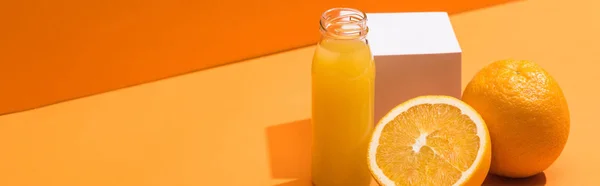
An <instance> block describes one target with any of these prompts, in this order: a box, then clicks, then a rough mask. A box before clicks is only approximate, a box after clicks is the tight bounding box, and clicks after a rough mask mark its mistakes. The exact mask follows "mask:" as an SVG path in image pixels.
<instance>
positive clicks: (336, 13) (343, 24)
mask: <svg viewBox="0 0 600 186" xmlns="http://www.w3.org/2000/svg"><path fill="white" fill-rule="evenodd" d="M319 25H320V31H321V33H322V34H323V35H325V36H328V37H333V38H337V39H362V38H364V37H365V36H366V35H367V33H368V32H369V28H368V26H367V14H365V13H364V12H362V11H360V10H358V9H354V8H345V7H341V8H331V9H328V10H327V11H325V12H323V14H322V15H321V20H320V21H319Z"/></svg>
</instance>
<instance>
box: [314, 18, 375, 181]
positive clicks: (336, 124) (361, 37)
mask: <svg viewBox="0 0 600 186" xmlns="http://www.w3.org/2000/svg"><path fill="white" fill-rule="evenodd" d="M366 18H367V17H366V15H365V14H364V13H363V12H361V11H359V10H356V9H350V8H333V9H330V10H327V11H326V12H324V13H323V15H322V17H321V21H320V25H321V29H320V30H321V36H322V37H321V40H320V41H319V43H318V45H317V48H316V50H315V53H314V57H313V62H312V126H313V151H312V153H313V154H312V181H313V185H317V186H338V185H340V186H362V185H366V186H368V185H369V184H370V182H371V175H370V173H369V170H368V167H367V159H366V157H367V148H368V141H369V138H370V136H371V132H372V130H373V115H374V110H373V109H374V89H375V64H374V62H373V56H372V54H371V50H370V48H369V45H368V43H367V40H366V35H367V33H368V27H367V25H366V21H367V19H366Z"/></svg>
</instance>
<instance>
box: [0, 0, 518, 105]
mask: <svg viewBox="0 0 600 186" xmlns="http://www.w3.org/2000/svg"><path fill="white" fill-rule="evenodd" d="M507 1H510V0H490V1H485V2H482V0H479V1H477V0H369V1H367V0H361V1H358V0H296V1H291V0H284V1H282V0H256V1H245V0H199V1H197V0H196V1H192V0H187V1H184V0H137V1H136V0H112V1H106V0H85V1H82V0H54V1H47V0H16V1H9V0H7V1H1V2H0V114H3V113H11V112H16V111H22V110H26V109H31V108H35V107H39V106H44V105H48V104H52V103H56V102H60V101H64V100H69V99H73V98H78V97H82V96H87V95H91V94H96V93H101V92H105V91H110V90H114V89H118V88H122V87H127V86H131V85H136V84H140V83H144V82H149V81H154V80H158V79H161V78H165V77H169V76H173V75H178V74H182V73H187V72H191V71H195V70H199V69H205V68H209V67H214V66H217V65H222V64H226V63H231V62H236V61H240V60H243V59H247V58H252V57H257V56H261V55H265V54H269V53H273V52H278V51H282V50H287V49H292V48H296V47H300V46H306V45H310V44H313V43H315V42H316V41H317V39H318V28H317V26H318V20H319V16H320V14H321V12H323V11H324V10H326V9H328V8H331V7H339V6H348V7H355V8H359V9H362V10H363V11H366V12H390V11H447V12H449V13H458V12H463V11H467V10H472V9H477V8H483V7H487V6H491V5H495V4H500V3H504V2H507ZM307 63H309V62H308V61H307ZM216 81H218V80H216ZM198 86H202V85H198Z"/></svg>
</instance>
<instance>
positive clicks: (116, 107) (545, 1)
mask: <svg viewBox="0 0 600 186" xmlns="http://www.w3.org/2000/svg"><path fill="white" fill-rule="evenodd" d="M598 9H600V2H598V1H595V0H572V1H569V3H564V2H562V1H559V0H528V1H524V2H516V3H510V4H506V5H501V6H497V7H492V8H489V9H483V10H477V11H472V12H468V13H463V14H458V15H454V16H452V18H451V20H452V22H453V24H454V28H455V30H456V33H457V35H458V39H459V41H460V44H461V47H462V48H463V51H464V53H463V86H464V85H465V84H466V82H467V81H468V80H469V79H470V78H471V77H472V76H473V75H474V74H475V72H476V71H477V70H478V69H480V68H481V67H483V66H484V65H486V64H487V63H488V62H491V61H494V60H497V59H504V58H517V59H530V60H533V61H536V62H538V63H539V64H540V65H542V66H543V67H544V68H545V69H546V70H547V71H549V72H550V73H551V74H552V75H553V76H554V77H555V78H556V79H557V81H558V82H559V83H560V85H561V87H562V88H563V91H564V93H565V95H566V97H567V101H568V103H569V106H570V110H571V135H570V138H569V141H568V142H567V146H566V148H565V151H564V152H563V153H562V155H561V157H559V159H558V160H557V161H556V162H555V163H554V164H553V165H552V166H551V167H550V168H549V169H548V170H546V171H545V172H544V174H540V175H537V176H535V177H533V178H530V179H524V180H505V179H502V178H498V177H489V178H488V181H487V184H486V185H498V184H500V183H504V184H507V183H520V184H521V185H540V184H544V183H545V184H546V185H597V184H598V183H600V177H598V176H597V175H596V169H597V168H596V167H600V158H599V157H600V150H598V149H597V148H594V147H595V146H594V142H597V141H599V140H600V135H598V134H597V131H600V127H599V126H598V125H597V124H596V120H597V119H596V117H597V115H598V114H597V111H598V109H597V105H600V99H598V98H597V95H600V89H598V88H597V87H595V86H594V85H596V84H597V83H596V82H595V81H597V80H598V79H600V74H598V73H597V71H598V69H600V63H598V62H599V61H600V56H599V55H597V52H598V51H600V45H598V43H600V37H598V33H600V25H598V24H596V23H597V20H599V19H600V12H599V11H597V10H598ZM312 50H313V47H308V48H302V49H298V50H294V51H289V52H285V53H281V54H276V55H272V56H267V57H262V58H257V59H253V60H248V61H245V62H242V63H237V64H233V65H228V66H223V67H219V68H214V69H209V70H204V71H200V72H195V73H192V74H188V75H183V76H179V77H174V78H169V79H166V80H161V81H158V82H153V83H148V84H144V85H140V86H135V87H131V88H126V89H121V90H117V91H113V92H108V93H104V94H100V95H96V96H91V97H86V98H82V99H78V100H73V101H68V102H64V103H61V104H56V105H52V106H48V107H44V108H40V109H35V110H31V111H27V112H21V113H16V114H10V115H4V116H0V149H2V153H0V185H2V186H17V185H26V186H40V185H44V186H80V185H86V186H95V185H98V186H100V185H102V186H106V185H113V186H121V185H123V186H136V185H156V186H173V185H211V186H213V185H216V186H221V185H222V186H237V185H243V186H265V185H278V186H308V185H309V182H308V180H307V178H308V175H309V174H310V173H309V172H308V170H309V167H308V166H309V163H308V162H309V161H310V159H309V156H308V155H309V153H310V152H309V151H308V149H309V144H310V142H309V140H308V139H309V137H308V136H309V135H310V133H309V131H310V130H309V129H310V126H309V124H310V78H309V77H310V73H309V72H310V59H311V57H312ZM138 54H139V53H138ZM3 96H4V95H3ZM494 183H495V184H494Z"/></svg>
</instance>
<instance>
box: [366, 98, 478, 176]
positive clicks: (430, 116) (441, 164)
mask: <svg viewBox="0 0 600 186" xmlns="http://www.w3.org/2000/svg"><path fill="white" fill-rule="evenodd" d="M383 130H384V131H387V132H382V134H381V137H380V139H379V148H378V150H377V154H378V158H377V160H376V161H377V165H379V167H380V168H381V170H382V171H383V172H385V173H386V175H387V177H388V178H390V179H391V180H394V181H395V182H396V185H415V184H418V185H452V184H453V183H456V182H457V181H458V180H459V179H460V177H461V176H462V172H464V171H466V170H467V169H468V168H469V167H471V165H472V164H473V162H474V161H475V158H476V157H477V151H478V150H479V143H480V139H479V136H477V126H476V124H475V123H473V121H471V119H470V118H469V117H468V116H466V115H463V114H462V113H461V110H460V109H459V108H456V107H454V106H451V105H447V104H421V105H416V106H414V107H411V108H409V109H408V110H407V111H405V112H403V113H401V114H399V115H398V116H397V117H396V118H394V119H393V120H392V121H390V123H388V124H387V125H386V126H385V127H384V128H383ZM399 149H401V150H399ZM397 157H405V158H397Z"/></svg>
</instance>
